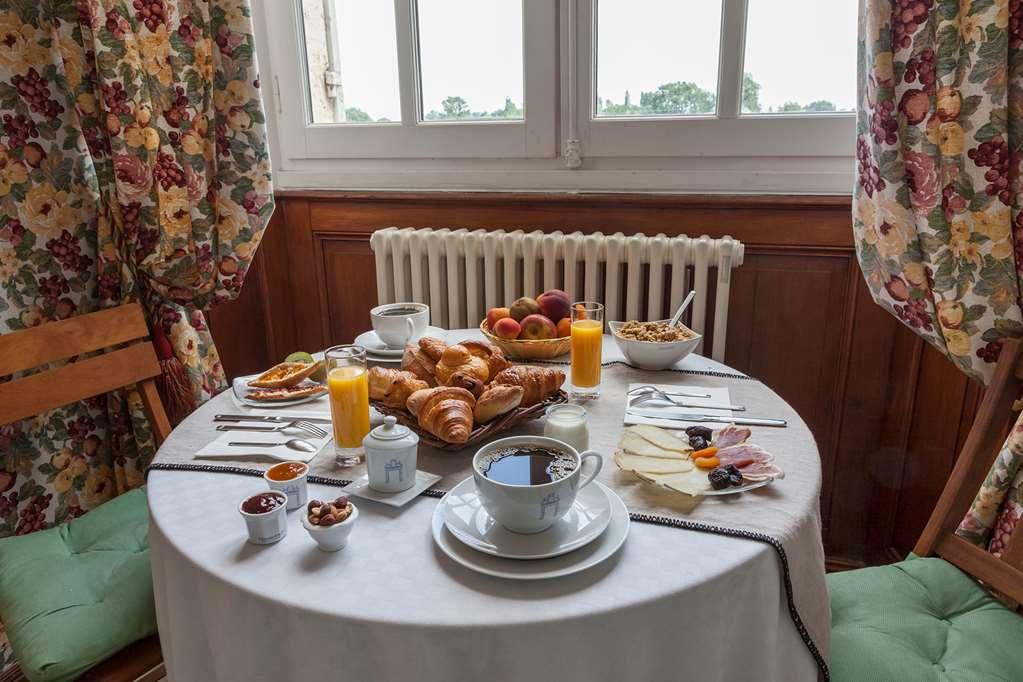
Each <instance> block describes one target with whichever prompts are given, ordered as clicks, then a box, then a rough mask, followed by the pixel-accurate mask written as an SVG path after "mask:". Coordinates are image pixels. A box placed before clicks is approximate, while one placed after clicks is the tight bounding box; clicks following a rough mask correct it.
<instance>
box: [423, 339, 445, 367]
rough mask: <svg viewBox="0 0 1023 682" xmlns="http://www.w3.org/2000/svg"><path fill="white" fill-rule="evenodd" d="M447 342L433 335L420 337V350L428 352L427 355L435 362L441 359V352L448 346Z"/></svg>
mask: <svg viewBox="0 0 1023 682" xmlns="http://www.w3.org/2000/svg"><path fill="white" fill-rule="evenodd" d="M447 347H448V346H447V344H446V343H444V342H443V341H441V340H440V339H435V338H433V337H432V336H424V337H423V338H421V339H419V350H421V351H423V352H424V353H426V357H428V358H430V359H431V360H433V361H434V362H437V361H438V360H440V354H441V353H443V352H444V349H445V348H447Z"/></svg>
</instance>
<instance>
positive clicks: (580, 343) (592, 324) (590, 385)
mask: <svg viewBox="0 0 1023 682" xmlns="http://www.w3.org/2000/svg"><path fill="white" fill-rule="evenodd" d="M571 330H572V379H571V382H572V390H571V393H572V397H573V398H576V399H587V398H596V397H597V396H599V395H600V352H601V348H602V346H603V342H604V306H603V305H601V304H600V303H595V302H593V301H579V302H578V303H573V304H572V327H571Z"/></svg>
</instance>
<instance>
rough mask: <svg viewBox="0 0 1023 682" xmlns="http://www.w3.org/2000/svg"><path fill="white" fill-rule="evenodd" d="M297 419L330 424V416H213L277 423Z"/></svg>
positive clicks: (233, 420) (218, 420)
mask: <svg viewBox="0 0 1023 682" xmlns="http://www.w3.org/2000/svg"><path fill="white" fill-rule="evenodd" d="M296 420H302V421H307V422H313V423H314V424H330V417H297V416H288V415H283V416H278V415H265V414H218V415H215V416H214V417H213V421H215V422H249V421H251V422H273V423H275V424H278V423H281V422H293V421H296Z"/></svg>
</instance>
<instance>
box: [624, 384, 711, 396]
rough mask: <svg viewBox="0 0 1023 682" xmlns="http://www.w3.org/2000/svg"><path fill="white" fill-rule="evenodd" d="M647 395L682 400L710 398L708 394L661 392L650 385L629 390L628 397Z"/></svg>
mask: <svg viewBox="0 0 1023 682" xmlns="http://www.w3.org/2000/svg"><path fill="white" fill-rule="evenodd" d="M648 393H659V394H660V395H664V396H668V395H674V396H680V397H683V398H709V397H710V393H683V392H682V391H662V390H661V389H659V388H657V387H656V386H650V385H644V386H637V387H636V388H633V389H631V390H630V391H629V393H628V395H629V396H634V395H643V394H648Z"/></svg>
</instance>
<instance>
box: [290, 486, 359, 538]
mask: <svg viewBox="0 0 1023 682" xmlns="http://www.w3.org/2000/svg"><path fill="white" fill-rule="evenodd" d="M357 518H359V510H358V508H357V507H356V506H355V505H354V504H352V503H351V502H349V501H348V496H347V495H340V496H338V497H337V499H334V500H329V501H326V502H324V501H321V500H309V504H307V505H306V508H305V514H303V516H302V526H303V527H304V528H305V529H306V532H307V533H309V535H310V537H312V539H313V540H315V541H316V544H317V545H319V547H320V549H321V550H323V551H324V552H336V551H338V550H339V549H344V548H345V545H347V544H348V535H349V534H350V533H351V532H352V526H354V525H355V519H357Z"/></svg>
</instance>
